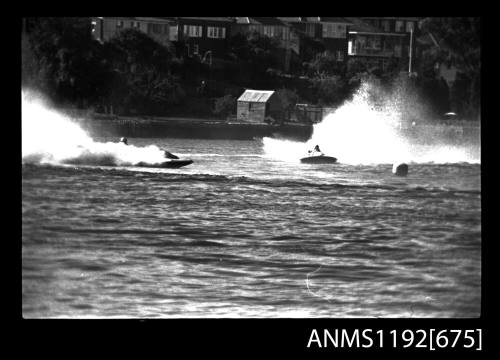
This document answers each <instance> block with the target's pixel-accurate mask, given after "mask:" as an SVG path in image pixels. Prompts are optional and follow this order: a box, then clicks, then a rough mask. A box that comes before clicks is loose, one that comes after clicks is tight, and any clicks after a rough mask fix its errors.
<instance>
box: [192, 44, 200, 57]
mask: <svg viewBox="0 0 500 360" xmlns="http://www.w3.org/2000/svg"><path fill="white" fill-rule="evenodd" d="M199 52H200V46H199V45H198V44H194V45H193V54H195V55H198V54H199Z"/></svg>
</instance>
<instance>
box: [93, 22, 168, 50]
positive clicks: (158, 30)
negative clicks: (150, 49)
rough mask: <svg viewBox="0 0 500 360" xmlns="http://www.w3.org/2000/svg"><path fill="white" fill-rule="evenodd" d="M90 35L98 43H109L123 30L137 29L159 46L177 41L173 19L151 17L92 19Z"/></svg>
mask: <svg viewBox="0 0 500 360" xmlns="http://www.w3.org/2000/svg"><path fill="white" fill-rule="evenodd" d="M91 21H92V35H93V36H94V38H95V39H96V40H98V41H100V42H106V41H109V40H110V39H111V38H113V37H114V36H115V35H116V34H118V33H119V32H120V31H122V30H124V29H137V30H140V31H142V32H144V33H145V34H147V35H149V36H150V37H152V38H153V39H155V40H156V41H158V42H159V43H161V44H167V43H168V42H171V41H176V40H177V23H176V21H175V19H174V18H153V17H93V18H92V20H91Z"/></svg>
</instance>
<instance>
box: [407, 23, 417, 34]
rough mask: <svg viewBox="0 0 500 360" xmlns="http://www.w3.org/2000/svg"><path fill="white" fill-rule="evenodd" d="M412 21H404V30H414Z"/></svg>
mask: <svg viewBox="0 0 500 360" xmlns="http://www.w3.org/2000/svg"><path fill="white" fill-rule="evenodd" d="M414 25H415V24H414V22H413V21H407V22H406V32H412V31H415V28H414Z"/></svg>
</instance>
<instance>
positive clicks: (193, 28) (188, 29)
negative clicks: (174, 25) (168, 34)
mask: <svg viewBox="0 0 500 360" xmlns="http://www.w3.org/2000/svg"><path fill="white" fill-rule="evenodd" d="M201 32H202V27H201V26H198V25H184V36H189V37H201Z"/></svg>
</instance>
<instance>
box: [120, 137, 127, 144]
mask: <svg viewBox="0 0 500 360" xmlns="http://www.w3.org/2000/svg"><path fill="white" fill-rule="evenodd" d="M120 142H121V143H124V144H125V145H128V140H127V138H126V137H122V138H121V139H120Z"/></svg>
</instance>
